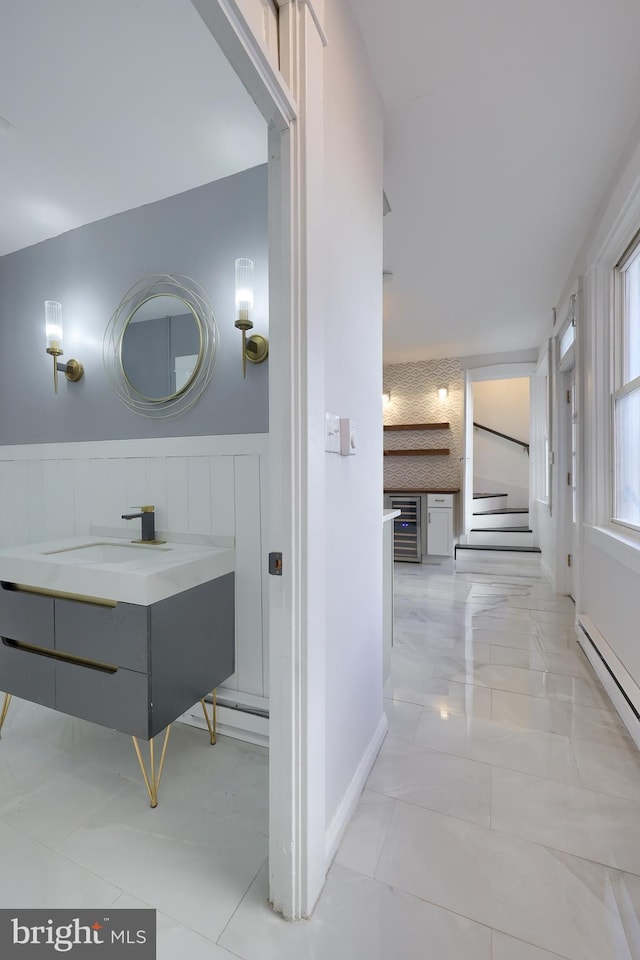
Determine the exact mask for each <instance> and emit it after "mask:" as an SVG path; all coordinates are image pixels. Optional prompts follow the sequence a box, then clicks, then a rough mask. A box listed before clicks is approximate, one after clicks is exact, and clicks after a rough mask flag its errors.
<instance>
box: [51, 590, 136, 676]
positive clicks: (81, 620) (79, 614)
mask: <svg viewBox="0 0 640 960" xmlns="http://www.w3.org/2000/svg"><path fill="white" fill-rule="evenodd" d="M55 610H56V650H60V651H61V652H63V653H73V654H75V655H76V656H80V657H87V658H88V659H89V660H101V661H105V662H106V663H113V664H114V665H115V666H118V667H125V668H126V669H128V670H137V671H138V672H140V673H146V672H147V669H148V619H149V618H148V613H147V611H148V608H147V607H141V606H137V605H136V604H131V603H118V604H117V605H116V606H115V607H103V606H100V605H99V604H93V603H84V602H82V601H79V600H56V608H55Z"/></svg>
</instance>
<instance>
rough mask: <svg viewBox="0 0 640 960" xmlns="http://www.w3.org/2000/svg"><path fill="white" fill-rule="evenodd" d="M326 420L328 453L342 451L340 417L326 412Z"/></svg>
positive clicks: (325, 439) (325, 436) (325, 444)
mask: <svg viewBox="0 0 640 960" xmlns="http://www.w3.org/2000/svg"><path fill="white" fill-rule="evenodd" d="M324 421H325V423H324V448H325V450H326V451H327V453H340V417H339V416H338V414H337V413H325V415H324Z"/></svg>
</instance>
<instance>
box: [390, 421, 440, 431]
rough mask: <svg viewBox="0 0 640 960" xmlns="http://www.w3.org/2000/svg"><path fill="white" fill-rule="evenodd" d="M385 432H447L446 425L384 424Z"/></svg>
mask: <svg viewBox="0 0 640 960" xmlns="http://www.w3.org/2000/svg"><path fill="white" fill-rule="evenodd" d="M384 429H385V430H448V429H449V424H448V423H386V424H385V425H384Z"/></svg>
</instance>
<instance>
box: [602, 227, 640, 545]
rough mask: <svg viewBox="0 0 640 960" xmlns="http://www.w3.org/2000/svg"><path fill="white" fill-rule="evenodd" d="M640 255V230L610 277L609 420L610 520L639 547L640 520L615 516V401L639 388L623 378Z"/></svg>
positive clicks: (636, 380)
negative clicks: (628, 277)
mask: <svg viewBox="0 0 640 960" xmlns="http://www.w3.org/2000/svg"><path fill="white" fill-rule="evenodd" d="M638 256H640V231H637V230H636V232H635V235H634V236H633V238H632V239H631V241H630V242H629V243H628V245H627V247H626V249H625V250H624V252H623V253H622V255H621V256H620V258H619V259H618V261H617V262H616V264H615V266H614V268H613V271H612V279H611V289H612V292H611V320H612V326H613V329H612V344H613V356H612V358H611V363H610V372H611V376H610V396H611V407H610V411H611V412H610V424H611V427H610V429H611V454H610V455H611V489H610V517H609V519H610V522H611V524H613V525H614V529H617V530H619V529H620V528H622V529H623V530H625V531H627V535H628V536H630V537H631V538H634V537H635V536H636V535H637V536H638V540H637V548H638V549H640V524H635V523H632V522H631V521H629V520H624V519H622V518H621V517H618V516H616V514H617V511H618V504H617V478H616V468H617V448H616V441H617V437H616V401H618V400H620V399H621V398H623V397H626V396H629V394H632V393H637V392H638V390H639V389H640V376H637V377H635V378H634V379H633V380H630V381H629V382H628V383H625V382H624V356H625V338H624V323H625V316H626V298H625V271H626V269H627V267H628V266H629V265H630V264H631V263H632V262H633V261H634V260H635V259H636V258H638Z"/></svg>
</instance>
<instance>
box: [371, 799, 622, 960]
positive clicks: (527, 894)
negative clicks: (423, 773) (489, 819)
mask: <svg viewBox="0 0 640 960" xmlns="http://www.w3.org/2000/svg"><path fill="white" fill-rule="evenodd" d="M376 878H377V879H378V880H381V881H383V882H384V883H388V884H390V885H391V886H394V887H399V888H400V889H402V890H405V891H406V892H407V893H411V894H414V895H415V896H418V897H421V898H423V899H425V900H428V901H429V902H431V903H435V904H437V905H439V906H441V907H444V908H445V909H448V910H453V911H455V912H456V913H459V914H461V915H462V916H465V917H469V918H470V919H473V920H476V921H478V922H480V923H485V924H487V925H489V926H491V927H494V928H496V929H497V930H499V931H501V932H503V933H507V934H509V935H510V936H512V937H516V938H518V939H521V940H525V941H527V942H529V943H532V944H534V945H536V946H538V947H542V948H543V949H545V950H548V951H550V952H552V953H554V952H555V953H559V954H560V955H561V956H565V957H568V958H570V960H622V958H630V957H632V956H634V955H633V954H632V953H630V951H629V944H628V940H627V928H628V926H629V922H630V915H629V908H628V905H629V904H631V905H632V906H633V909H634V910H638V909H639V908H640V878H638V877H635V876H631V875H628V874H624V873H621V872H619V871H613V870H611V869H610V868H607V867H602V866H600V865H598V864H593V863H589V862H588V861H586V860H581V859H579V858H577V857H572V856H569V855H568V854H565V853H558V852H557V851H555V850H549V849H547V848H546V847H543V846H540V845H539V844H536V843H531V842H529V841H526V840H521V839H519V838H515V837H511V836H507V835H506V834H502V833H499V832H498V831H495V830H491V829H488V828H486V827H480V826H478V825H476V824H472V823H467V822H465V821H464V820H457V819H454V818H453V817H446V816H444V815H443V814H440V813H434V812H432V811H431V810H424V809H422V808H420V807H416V806H413V805H411V804H406V803H403V802H402V801H398V803H397V806H396V810H395V813H394V816H393V820H392V821H391V826H390V828H389V832H388V834H387V839H386V841H385V844H384V847H383V850H382V854H381V856H380V860H379V862H378V867H377V869H376Z"/></svg>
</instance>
